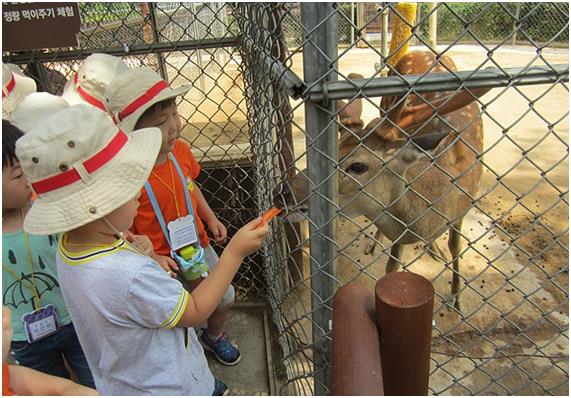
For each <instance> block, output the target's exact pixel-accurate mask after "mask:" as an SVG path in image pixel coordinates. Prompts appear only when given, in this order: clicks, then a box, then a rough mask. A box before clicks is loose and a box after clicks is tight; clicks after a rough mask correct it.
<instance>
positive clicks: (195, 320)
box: [177, 217, 269, 327]
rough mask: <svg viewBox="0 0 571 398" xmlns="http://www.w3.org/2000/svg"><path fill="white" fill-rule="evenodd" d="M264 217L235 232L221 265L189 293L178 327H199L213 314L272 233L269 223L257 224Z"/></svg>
mask: <svg viewBox="0 0 571 398" xmlns="http://www.w3.org/2000/svg"><path fill="white" fill-rule="evenodd" d="M260 221H261V217H258V218H256V219H255V220H253V221H250V222H249V223H248V224H246V225H245V226H243V227H242V228H241V229H240V230H239V231H238V232H237V233H236V235H234V237H233V238H232V240H231V241H230V243H228V246H227V247H226V249H224V251H223V252H222V256H220V260H219V261H218V265H217V266H216V267H214V269H213V270H212V271H211V272H210V273H209V274H208V277H207V278H206V279H204V281H202V282H201V283H200V285H199V286H198V287H197V288H196V289H195V290H194V291H193V292H192V293H191V294H190V297H189V299H188V304H187V305H186V309H185V310H184V313H183V314H182V316H181V318H180V320H179V322H178V324H177V326H181V327H191V326H198V325H200V324H201V323H202V322H204V321H206V319H208V317H209V316H210V315H211V314H212V312H213V311H214V309H215V308H216V306H217V305H218V304H219V302H220V299H222V296H224V293H225V292H226V289H228V286H229V285H230V283H231V282H232V279H233V278H234V275H235V274H236V272H237V271H238V268H240V265H241V264H242V261H243V260H244V258H245V257H246V256H249V255H250V254H252V253H254V252H256V251H257V250H258V249H259V248H260V247H261V246H262V242H263V240H264V238H265V237H266V235H267V234H268V233H269V228H268V224H264V225H262V226H260V227H258V224H259V223H260Z"/></svg>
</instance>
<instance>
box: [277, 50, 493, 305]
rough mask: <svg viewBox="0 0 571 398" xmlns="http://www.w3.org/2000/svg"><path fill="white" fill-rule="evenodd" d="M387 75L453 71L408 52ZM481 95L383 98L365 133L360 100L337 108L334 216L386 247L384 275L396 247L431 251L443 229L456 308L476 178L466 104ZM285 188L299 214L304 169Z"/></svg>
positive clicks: (475, 146)
mask: <svg viewBox="0 0 571 398" xmlns="http://www.w3.org/2000/svg"><path fill="white" fill-rule="evenodd" d="M395 71H396V72H398V74H401V75H411V74H414V75H423V74H425V73H428V72H430V73H432V72H446V71H456V66H455V65H454V63H453V62H452V60H451V59H450V58H449V57H448V56H441V57H440V60H439V61H438V60H437V59H436V57H435V55H434V54H433V53H431V52H424V51H415V52H411V53H409V54H407V55H405V56H403V58H402V59H401V60H400V61H399V62H398V64H397V65H396V67H395ZM395 71H391V73H389V76H390V75H395V74H396V73H395ZM356 77H358V76H357V75H350V78H351V79H354V78H356ZM488 90H489V89H477V90H471V91H467V90H460V91H457V92H453V93H451V92H437V93H427V94H408V95H405V96H402V97H394V96H393V97H384V98H383V99H382V101H381V104H380V111H381V118H376V119H374V120H372V121H371V122H370V123H369V124H368V125H367V126H366V127H365V128H363V126H364V123H363V121H362V120H361V112H362V104H361V99H356V100H353V101H352V102H350V103H349V104H345V103H344V102H343V101H339V103H338V108H339V109H340V112H339V118H340V120H339V122H340V134H341V135H340V139H339V172H338V185H339V206H340V209H341V211H342V212H343V213H344V214H345V215H347V216H350V217H355V216H359V215H364V216H366V217H368V218H369V219H370V220H372V221H373V222H374V224H375V225H376V226H377V228H378V230H379V231H380V232H382V234H383V235H385V236H386V237H387V238H388V239H390V240H391V241H392V242H393V244H392V246H391V250H390V258H389V260H388V262H387V264H386V272H393V271H396V270H397V269H398V267H399V265H400V260H399V259H400V256H401V253H402V249H403V245H406V244H411V243H416V242H422V243H424V244H426V245H430V246H432V245H433V243H434V241H435V240H436V239H437V238H438V237H440V236H441V235H442V234H443V233H444V232H445V231H446V230H449V231H450V233H449V239H448V248H449V250H450V252H451V254H452V264H453V275H452V297H453V299H454V307H455V308H456V309H458V310H460V303H459V289H460V265H459V262H460V250H461V244H460V237H461V229H462V220H463V218H464V216H465V215H466V213H467V212H468V211H469V210H470V208H471V206H472V201H473V198H474V196H475V195H476V192H477V190H478V185H479V182H480V178H481V175H482V163H481V154H482V148H483V125H482V118H481V115H480V108H479V106H478V105H477V104H476V103H474V101H475V100H476V99H477V98H478V97H480V96H482V95H483V94H485V93H486V92H487V91H488ZM289 185H290V187H291V191H292V193H293V197H291V196H290V198H289V199H286V201H288V202H290V204H292V206H293V207H292V210H302V211H303V210H306V209H307V207H306V203H307V201H306V199H307V197H308V195H309V192H308V181H307V177H306V175H305V171H302V172H301V173H300V174H298V175H296V176H295V177H294V178H293V179H292V180H291V181H289ZM294 199H295V203H293V202H292V201H293V200H294ZM304 202H305V205H304ZM296 204H299V205H298V206H296ZM304 206H305V207H304Z"/></svg>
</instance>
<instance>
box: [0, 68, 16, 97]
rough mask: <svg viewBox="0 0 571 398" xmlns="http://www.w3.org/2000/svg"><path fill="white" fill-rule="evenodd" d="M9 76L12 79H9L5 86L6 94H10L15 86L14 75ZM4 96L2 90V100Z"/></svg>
mask: <svg viewBox="0 0 571 398" xmlns="http://www.w3.org/2000/svg"><path fill="white" fill-rule="evenodd" d="M11 75H12V79H10V81H9V82H8V84H7V85H6V91H8V94H10V93H11V92H12V90H14V86H15V85H16V79H15V78H14V74H13V73H12V74H11ZM5 96H6V94H5V93H4V90H2V98H4V97H5Z"/></svg>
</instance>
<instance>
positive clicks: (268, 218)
mask: <svg viewBox="0 0 571 398" xmlns="http://www.w3.org/2000/svg"><path fill="white" fill-rule="evenodd" d="M281 212H282V209H278V208H277V207H272V208H271V209H269V210H268V211H266V212H265V213H264V215H263V216H262V221H260V223H259V224H258V225H257V226H256V228H259V227H261V226H262V225H264V224H266V223H268V222H270V221H271V219H272V218H274V217H275V216H277V215H278V214H280V213H281Z"/></svg>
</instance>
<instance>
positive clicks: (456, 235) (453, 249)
mask: <svg viewBox="0 0 571 398" xmlns="http://www.w3.org/2000/svg"><path fill="white" fill-rule="evenodd" d="M461 233H462V220H459V221H457V222H456V223H454V224H453V225H452V226H451V227H450V234H449V237H448V248H449V249H450V253H451V254H452V298H453V300H454V308H456V309H457V310H458V311H460V249H461V246H462V244H461V242H460V235H461Z"/></svg>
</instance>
